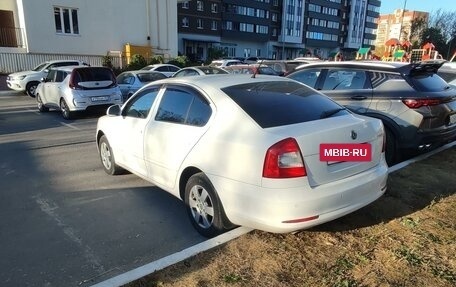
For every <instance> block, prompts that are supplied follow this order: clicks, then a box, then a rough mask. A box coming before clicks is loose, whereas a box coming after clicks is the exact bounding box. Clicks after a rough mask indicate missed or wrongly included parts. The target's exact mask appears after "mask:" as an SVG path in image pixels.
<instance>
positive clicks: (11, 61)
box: [0, 53, 125, 74]
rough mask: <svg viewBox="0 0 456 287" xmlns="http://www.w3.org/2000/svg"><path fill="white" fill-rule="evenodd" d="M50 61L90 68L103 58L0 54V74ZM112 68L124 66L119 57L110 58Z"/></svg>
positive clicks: (91, 56)
mask: <svg viewBox="0 0 456 287" xmlns="http://www.w3.org/2000/svg"><path fill="white" fill-rule="evenodd" d="M50 60H80V61H84V62H86V63H87V64H89V65H91V66H101V65H102V64H103V56H95V55H68V54H65V55H64V54H30V53H0V73H5V74H8V73H14V72H19V71H26V70H31V69H33V68H35V67H36V66H38V65H39V64H41V63H43V62H45V61H50ZM111 63H112V65H113V67H122V66H125V65H124V64H123V62H122V58H120V57H115V56H113V57H111Z"/></svg>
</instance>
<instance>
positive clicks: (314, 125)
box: [35, 61, 456, 237]
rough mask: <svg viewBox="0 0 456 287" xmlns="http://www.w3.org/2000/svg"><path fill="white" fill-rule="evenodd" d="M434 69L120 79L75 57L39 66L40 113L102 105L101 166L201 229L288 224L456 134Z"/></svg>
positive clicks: (253, 69) (455, 118) (246, 68)
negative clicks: (159, 196)
mask: <svg viewBox="0 0 456 287" xmlns="http://www.w3.org/2000/svg"><path fill="white" fill-rule="evenodd" d="M275 64H277V65H279V66H281V64H289V63H287V62H282V63H280V64H279V63H276V62H272V64H271V65H275ZM442 64H443V62H442V61H428V62H421V63H416V64H406V63H385V62H362V61H358V62H321V61H320V62H315V61H314V63H306V64H303V65H300V66H297V67H293V71H292V72H290V73H289V74H288V75H286V77H279V76H277V75H278V74H279V73H277V72H276V71H275V70H274V68H272V66H270V65H266V64H252V65H232V66H226V67H215V66H195V67H187V68H184V69H179V68H178V70H177V71H176V72H174V73H173V74H172V75H171V76H169V77H168V76H166V75H165V74H163V70H160V71H158V69H155V68H158V67H162V68H163V67H166V66H165V65H158V66H155V68H151V69H149V68H147V69H142V70H139V71H128V72H124V73H122V74H120V75H119V76H118V77H117V78H116V77H115V76H114V74H113V72H112V70H111V69H109V68H105V67H88V66H83V65H71V66H61V67H52V68H50V69H47V71H45V73H47V75H46V77H45V78H43V79H42V80H41V83H40V84H39V85H37V88H36V92H35V95H36V101H37V105H38V109H39V111H40V112H46V111H48V110H49V109H50V108H55V109H59V110H60V111H61V112H62V115H63V117H64V118H66V119H71V118H72V117H73V116H74V113H75V112H77V111H84V110H87V109H92V108H102V109H106V108H107V107H109V108H107V112H106V115H105V116H102V117H101V118H99V120H98V124H97V131H96V138H97V147H98V152H99V156H100V159H101V162H102V166H103V168H104V170H105V171H106V172H107V173H108V174H111V175H114V174H119V173H123V172H125V171H129V172H132V173H134V174H136V175H138V176H140V177H142V178H144V179H146V180H149V181H150V182H151V183H153V184H155V185H156V186H159V187H161V188H162V189H164V190H165V191H167V192H170V193H171V194H173V195H175V196H176V197H178V198H180V199H181V200H183V201H184V202H185V203H186V208H187V212H188V215H189V217H190V219H191V222H192V224H193V225H194V227H195V228H196V229H197V230H198V231H199V232H200V233H201V234H202V235H204V236H208V237H212V236H215V235H217V234H220V233H222V232H224V231H225V230H228V229H230V228H232V227H234V226H238V225H243V226H248V227H251V228H256V229H261V230H265V231H270V232H290V231H295V230H300V229H304V228H309V227H311V226H315V225H318V224H321V223H324V222H327V221H330V220H333V219H335V218H338V217H340V216H343V215H345V214H348V213H350V212H353V211H355V210H357V209H359V208H361V207H363V206H365V205H368V204H369V203H371V202H373V201H374V200H376V199H377V198H379V197H380V196H381V195H382V194H383V193H384V192H385V190H386V188H387V187H386V182H387V173H388V165H392V164H394V163H396V162H398V161H399V160H400V159H401V156H402V154H403V153H404V152H405V151H408V150H415V151H418V150H426V149H429V148H432V147H434V146H439V145H442V144H444V143H446V142H448V141H452V140H455V139H456V88H455V87H453V86H451V85H449V84H448V83H447V82H446V81H444V80H443V79H442V78H441V77H440V76H439V74H438V71H439V69H440V68H441V66H442ZM281 67H283V66H281ZM167 68H168V69H169V68H170V67H169V66H168V67H167ZM278 69H279V68H277V70H278ZM271 71H272V72H271ZM228 74H230V75H228ZM252 74H253V75H255V76H253V75H252ZM268 74H269V75H268ZM328 147H329V148H328ZM349 148H350V149H352V150H350V149H349ZM350 151H352V152H353V153H350ZM355 151H356V154H355ZM347 152H348V154H346V153H347ZM360 154H361V155H364V157H362V158H361V157H360Z"/></svg>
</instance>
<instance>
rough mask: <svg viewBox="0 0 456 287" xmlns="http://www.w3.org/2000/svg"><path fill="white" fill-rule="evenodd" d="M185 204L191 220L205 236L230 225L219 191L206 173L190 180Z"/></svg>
mask: <svg viewBox="0 0 456 287" xmlns="http://www.w3.org/2000/svg"><path fill="white" fill-rule="evenodd" d="M185 205H186V208H187V213H188V215H189V217H190V221H191V222H192V224H193V226H194V227H195V229H196V230H197V231H198V232H199V233H200V234H202V235H203V236H206V237H214V236H216V235H219V234H221V233H223V232H224V231H226V230H227V228H226V226H229V225H230V223H229V221H228V219H227V218H226V216H225V213H224V211H223V207H222V204H221V202H220V200H219V198H218V195H217V192H216V191H215V189H214V187H213V186H212V184H211V182H210V181H209V179H208V178H207V177H206V175H205V174H204V173H197V174H195V175H193V176H192V177H190V179H189V180H188V182H187V185H186V186H185Z"/></svg>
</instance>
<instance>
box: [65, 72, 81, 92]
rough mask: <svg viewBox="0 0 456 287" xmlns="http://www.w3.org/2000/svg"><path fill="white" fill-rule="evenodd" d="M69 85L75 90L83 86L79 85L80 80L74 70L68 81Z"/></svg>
mask: <svg viewBox="0 0 456 287" xmlns="http://www.w3.org/2000/svg"><path fill="white" fill-rule="evenodd" d="M68 86H70V89H73V90H82V89H83V87H81V86H79V85H78V81H77V80H76V73H75V72H74V71H73V72H72V73H71V75H70V81H69V83H68Z"/></svg>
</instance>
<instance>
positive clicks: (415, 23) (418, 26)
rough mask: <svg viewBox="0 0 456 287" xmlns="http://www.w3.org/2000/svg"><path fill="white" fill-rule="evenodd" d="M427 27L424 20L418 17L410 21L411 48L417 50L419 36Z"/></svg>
mask: <svg viewBox="0 0 456 287" xmlns="http://www.w3.org/2000/svg"><path fill="white" fill-rule="evenodd" d="M427 25H428V23H427V21H426V19H425V18H421V17H420V18H416V19H414V20H412V24H411V26H410V35H409V39H410V42H411V43H412V47H413V48H419V45H420V42H421V35H422V34H423V32H424V30H425V29H427Z"/></svg>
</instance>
